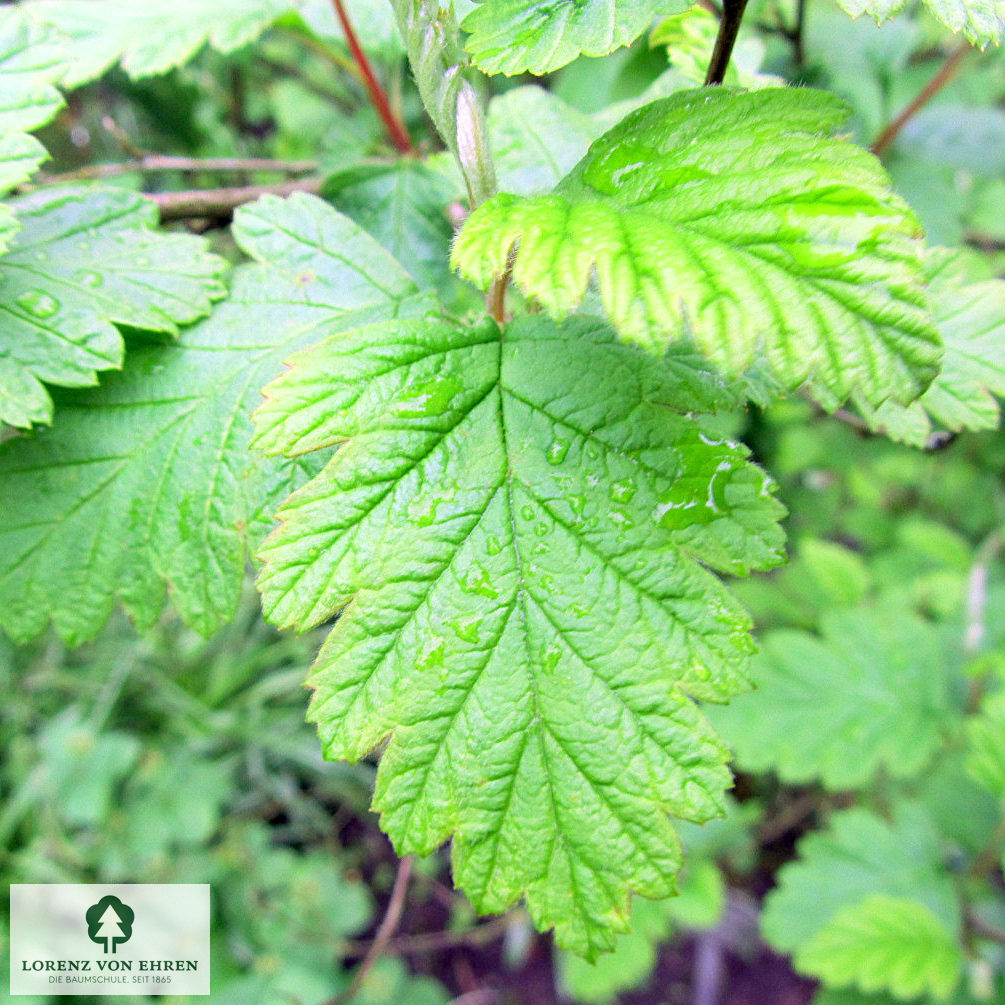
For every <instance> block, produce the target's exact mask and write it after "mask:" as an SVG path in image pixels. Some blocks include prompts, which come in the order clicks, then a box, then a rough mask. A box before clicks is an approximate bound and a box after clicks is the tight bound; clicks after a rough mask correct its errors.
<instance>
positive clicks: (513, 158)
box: [488, 85, 600, 195]
mask: <svg viewBox="0 0 1005 1005" xmlns="http://www.w3.org/2000/svg"><path fill="white" fill-rule="evenodd" d="M488 126H489V136H490V137H491V141H492V157H493V160H494V162H495V168H496V177H497V180H498V182H499V190H500V191H501V192H512V193H514V194H516V195H535V194H537V193H538V192H550V191H551V190H552V189H553V188H554V187H555V186H556V185H557V184H558V183H559V182H560V181H561V180H562V179H563V178H564V177H565V176H566V175H567V174H568V173H569V172H570V171H571V170H572V169H573V168H574V167H575V166H576V164H577V162H578V161H579V160H580V159H581V158H582V157H583V155H584V154H585V153H586V151H587V149H588V148H589V146H590V144H591V143H592V142H593V141H594V140H595V139H596V138H597V136H599V135H600V129H599V127H598V126H597V124H596V123H595V122H594V121H593V119H591V118H590V116H589V115H584V114H583V113H582V112H579V111H577V110H576V109H575V108H573V107H572V106H571V105H567V104H566V103H565V102H564V101H562V99H561V98H557V97H555V95H554V94H552V93H551V91H546V90H545V89H544V88H543V87H536V86H533V85H528V86H526V87H514V88H513V90H511V91H507V92H506V93H505V94H500V95H499V96H498V97H495V98H493V99H492V101H491V102H490V103H489V113H488Z"/></svg>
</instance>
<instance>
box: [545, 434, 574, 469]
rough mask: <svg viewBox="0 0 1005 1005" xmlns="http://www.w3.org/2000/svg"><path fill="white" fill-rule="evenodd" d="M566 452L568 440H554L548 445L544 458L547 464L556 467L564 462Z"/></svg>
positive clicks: (567, 450)
mask: <svg viewBox="0 0 1005 1005" xmlns="http://www.w3.org/2000/svg"><path fill="white" fill-rule="evenodd" d="M568 452H569V441H568V440H563V439H554V440H552V441H551V443H549V444H548V449H547V451H545V457H546V458H547V460H548V463H549V464H551V465H554V466H557V465H559V464H561V463H562V461H564V460H565V456H566V454H568Z"/></svg>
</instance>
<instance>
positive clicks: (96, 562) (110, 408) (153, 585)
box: [0, 195, 415, 643]
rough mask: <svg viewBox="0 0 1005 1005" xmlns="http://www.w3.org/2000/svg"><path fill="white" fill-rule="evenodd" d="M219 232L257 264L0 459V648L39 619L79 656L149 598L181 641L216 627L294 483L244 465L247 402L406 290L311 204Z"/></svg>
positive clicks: (274, 467) (368, 246) (296, 200)
mask: <svg viewBox="0 0 1005 1005" xmlns="http://www.w3.org/2000/svg"><path fill="white" fill-rule="evenodd" d="M234 233H235V237H236V238H237V240H238V241H239V243H240V245H241V247H242V248H243V249H244V250H245V251H246V252H247V253H248V254H249V255H250V256H251V257H253V258H256V259H258V262H259V264H251V265H246V266H241V267H240V268H238V269H237V270H236V272H235V275H234V283H233V292H232V294H231V296H230V298H229V299H228V300H227V301H225V302H224V303H223V304H221V305H220V306H219V307H218V308H217V309H216V310H215V311H214V313H213V315H212V317H210V318H209V319H207V320H206V321H204V322H202V323H200V324H198V325H196V326H195V327H192V328H189V329H186V330H185V331H184V332H183V333H182V334H181V336H180V338H179V339H178V341H177V343H170V344H166V345H144V346H140V347H137V348H135V349H133V350H131V351H130V354H129V359H128V362H127V365H126V368H125V370H124V371H122V372H121V373H114V374H110V375H108V376H107V377H106V378H105V379H104V381H103V383H102V386H101V388H100V389H98V390H91V391H87V392H86V393H63V394H62V395H61V396H60V399H59V421H58V422H57V423H56V425H55V426H54V427H53V428H52V429H49V430H44V431H40V432H38V433H36V434H33V435H25V436H21V437H16V438H14V439H11V440H8V441H7V442H6V443H3V444H2V445H0V512H3V514H4V519H3V521H2V523H0V626H2V627H3V628H5V629H6V630H7V631H8V632H9V633H10V634H11V635H12V636H13V637H14V638H15V639H18V640H26V639H28V638H31V637H32V636H34V635H37V634H38V633H39V632H41V631H42V630H43V628H45V626H46V624H47V623H48V622H49V621H50V620H51V621H52V623H53V624H54V625H55V627H56V629H57V630H58V631H59V633H60V634H61V635H62V636H63V637H64V638H65V639H66V640H67V641H69V642H71V643H75V642H79V641H81V640H83V639H86V638H89V637H91V636H93V635H94V634H95V633H96V632H97V631H98V630H99V629H100V627H101V625H102V624H103V623H104V622H105V620H106V619H107V617H108V615H109V613H110V612H111V610H112V608H113V606H114V604H115V602H116V601H117V600H119V601H121V602H122V603H123V605H124V606H125V607H126V609H127V610H128V611H129V612H130V614H132V615H133V617H134V618H135V619H136V621H137V622H138V623H139V624H140V625H141V626H147V625H150V624H151V623H152V622H153V621H154V620H155V619H156V617H157V616H158V614H159V613H160V611H161V608H162V606H163V603H164V584H165V582H166V583H167V584H168V585H169V586H170V589H171V596H172V600H173V602H174V604H175V606H176V607H177V608H178V610H179V611H180V612H181V614H182V616H183V617H184V618H185V620H186V621H187V622H188V623H189V624H190V625H192V626H193V627H195V628H196V629H198V630H199V631H201V632H204V633H208V632H209V631H211V630H212V629H214V628H216V627H218V626H219V625H220V624H221V623H223V622H224V621H226V620H227V619H228V618H229V617H231V616H232V615H233V612H234V609H235V607H236V604H237V600H238V596H239V593H240V590H241V584H242V580H243V575H244V570H245V541H246V539H247V538H248V536H249V535H250V536H251V537H252V538H256V537H257V534H258V532H259V531H260V529H261V527H262V523H261V520H262V510H263V508H265V507H270V506H271V505H273V503H274V501H276V500H277V499H278V498H281V496H282V495H285V494H286V493H287V492H289V491H290V489H291V488H292V487H293V486H295V485H296V484H298V483H299V482H300V481H302V480H303V472H302V470H301V468H302V466H301V465H299V464H289V463H273V462H268V463H267V462H264V461H263V460H262V459H261V458H259V457H257V456H256V455H254V454H253V453H252V452H250V451H249V450H248V441H249V439H250V436H251V425H250V420H249V414H250V412H251V409H252V408H253V406H254V405H255V404H256V403H257V402H258V401H259V400H260V398H259V391H258V389H259V388H260V387H261V385H262V384H263V383H264V382H265V381H266V380H267V379H268V378H269V377H270V376H272V375H273V374H274V373H276V372H277V371H278V370H279V368H280V364H281V361H282V360H283V359H284V358H285V357H286V356H287V355H288V354H289V352H290V351H291V350H292V349H294V348H296V347H299V346H302V345H304V344H307V343H310V342H313V341H316V340H317V339H318V338H319V337H323V336H324V335H327V334H329V333H330V332H332V331H337V330H339V329H340V328H342V327H345V326H347V325H350V326H351V325H355V324H359V323H360V322H361V321H368V320H376V319H379V318H384V317H391V316H393V315H394V314H395V313H396V312H397V311H399V310H401V309H403V307H402V305H403V304H405V302H406V298H408V297H409V296H410V295H411V294H413V293H414V290H415V287H414V284H413V283H412V281H411V280H410V279H409V277H408V276H407V274H406V273H405V272H404V270H402V269H401V267H400V266H398V265H397V263H396V262H394V260H393V259H391V258H390V256H388V255H387V253H386V252H384V251H383V249H381V248H380V247H379V246H378V245H377V244H376V242H374V241H373V239H372V238H370V237H368V236H367V235H366V234H364V233H363V232H362V231H360V230H359V228H358V227H356V225H355V224H353V223H352V222H351V221H349V220H347V219H346V218H345V217H342V216H339V215H338V214H337V213H336V212H335V211H334V210H332V209H331V208H330V207H328V206H327V205H326V204H325V203H323V202H322V201H321V200H319V199H314V198H311V197H309V196H304V195H298V196H293V197H291V198H290V199H289V200H286V201H282V200H279V199H275V198H271V197H270V198H266V199H262V200H260V201H259V202H257V203H255V204H253V205H251V206H247V207H244V208H242V209H241V210H239V212H238V214H237V216H236V220H235V225H234Z"/></svg>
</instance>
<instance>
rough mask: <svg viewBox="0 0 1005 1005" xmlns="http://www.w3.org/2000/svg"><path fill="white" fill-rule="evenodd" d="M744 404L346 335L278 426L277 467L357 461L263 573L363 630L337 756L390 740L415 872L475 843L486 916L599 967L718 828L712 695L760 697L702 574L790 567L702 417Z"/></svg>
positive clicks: (354, 640) (583, 363)
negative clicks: (517, 906) (674, 822)
mask: <svg viewBox="0 0 1005 1005" xmlns="http://www.w3.org/2000/svg"><path fill="white" fill-rule="evenodd" d="M724 395H725V397H724ZM729 397H730V395H729V394H726V392H725V391H724V387H723V385H722V384H721V382H720V381H719V380H718V379H717V378H716V377H714V376H713V375H712V374H711V373H709V372H708V371H707V369H703V367H702V366H701V363H700V358H699V357H696V356H694V355H693V354H684V355H677V356H672V355H671V356H668V357H667V358H666V360H665V361H660V360H656V359H654V358H653V357H651V356H648V355H647V354H645V353H641V352H639V351H638V350H636V349H634V348H632V347H629V346H625V345H624V344H622V343H619V342H617V340H616V339H615V338H614V334H613V332H611V331H610V329H609V328H608V327H607V326H606V325H604V324H603V322H601V321H598V320H595V319H589V318H577V319H573V320H570V321H568V322H567V323H566V324H564V325H561V326H559V325H556V324H555V323H553V322H550V321H548V320H547V319H544V318H540V317H528V318H522V319H519V320H517V321H515V322H513V323H512V324H511V325H510V326H509V327H508V328H506V330H505V332H504V333H503V332H500V330H499V329H498V328H497V327H496V325H495V324H494V323H493V322H485V323H483V324H481V325H479V326H477V327H474V328H470V329H465V328H456V327H453V326H452V325H449V324H446V323H433V322H424V323H419V322H408V323H406V322H398V323H391V324H385V325H379V326H371V327H368V328H363V329H360V330H358V331H356V332H348V333H345V334H344V335H340V336H337V337H334V338H331V339H329V340H328V341H326V342H324V343H322V344H321V345H319V346H317V347H315V348H313V349H310V350H307V351H306V352H303V353H300V354H298V355H297V356H295V357H294V358H293V359H292V361H291V370H290V371H289V372H288V373H287V374H285V375H283V376H282V377H280V378H279V379H278V380H276V381H275V382H274V383H273V384H271V385H270V386H269V387H268V388H267V389H266V402H265V404H264V405H263V406H262V407H261V408H260V409H259V410H258V412H257V413H256V417H255V418H256V423H257V426H258V434H257V443H258V445H259V446H261V447H264V448H265V449H267V450H269V451H272V452H276V451H283V452H285V453H287V454H289V455H291V456H295V455H300V454H303V453H305V452H309V451H312V450H316V449H318V448H322V447H325V446H328V445H331V444H334V443H342V444H343V445H342V446H341V448H340V449H339V450H338V452H337V453H336V454H335V457H334V458H333V459H332V461H331V462H330V463H329V464H328V466H327V467H326V468H325V470H324V472H323V473H322V474H321V475H319V476H318V477H317V478H316V479H314V480H313V481H312V482H310V483H309V484H308V485H306V486H305V487H304V488H303V489H301V490H299V491H298V492H296V493H295V494H294V495H293V496H292V497H291V498H290V500H289V501H288V502H287V503H286V504H285V505H284V506H283V507H282V508H281V509H280V511H279V518H280V521H281V523H280V526H279V528H278V529H277V530H276V531H275V532H274V533H273V534H272V535H271V536H270V537H269V538H268V540H267V541H266V543H265V544H264V545H263V547H262V548H261V549H260V551H259V557H260V558H261V559H262V561H263V563H264V568H263V570H262V572H261V575H260V577H259V588H260V590H261V592H262V595H263V599H264V605H265V610H266V614H267V616H268V617H269V619H270V620H272V621H274V622H275V623H276V624H278V625H284V626H295V627H297V628H301V629H303V628H308V627H310V626H312V625H315V624H318V623H320V622H322V621H324V620H326V619H328V618H330V617H332V616H333V615H335V614H336V613H338V612H341V616H340V618H339V620H338V622H337V624H336V626H335V628H334V630H333V631H332V633H331V635H330V636H329V638H328V640H327V642H326V643H325V645H324V648H323V650H322V652H321V654H320V656H319V658H318V661H317V663H316V665H315V667H314V670H313V672H312V673H311V676H310V678H309V681H308V683H309V684H310V686H311V687H312V688H313V689H314V696H313V700H312V703H311V709H310V713H309V717H310V719H311V720H312V721H314V722H316V723H317V724H318V727H319V731H320V734H321V738H322V741H323V743H324V747H325V752H326V754H327V756H329V757H333V758H336V757H344V758H350V759H358V758H360V757H362V756H364V755H365V754H366V753H368V752H369V751H370V750H372V749H373V748H374V747H375V746H377V745H378V744H379V743H381V741H383V740H385V739H388V738H390V740H389V743H388V746H387V748H386V750H385V753H384V755H383V759H382V762H381V766H380V771H379V774H378V779H377V788H376V796H375V800H374V804H375V807H376V808H377V809H378V810H379V811H380V812H381V814H382V821H381V822H382V826H383V828H384V829H385V830H386V832H387V833H388V834H389V835H390V836H391V838H392V840H393V841H394V843H395V846H396V847H397V849H398V850H399V851H400V852H402V853H405V852H411V851H416V852H428V851H430V850H432V849H433V848H435V847H436V846H437V845H439V844H441V843H442V842H444V841H445V840H447V838H449V837H450V836H451V835H453V843H452V851H453V859H454V869H455V879H456V882H457V883H458V885H459V886H460V887H462V888H463V889H464V890H465V891H466V892H467V893H468V894H469V896H470V897H471V898H472V900H473V902H474V903H475V905H476V907H477V908H478V909H479V910H482V911H490V912H498V911H503V910H505V909H506V908H507V907H508V906H510V905H511V904H512V903H513V902H514V901H515V900H516V899H517V898H518V897H520V896H521V895H525V896H526V898H527V902H528V905H529V908H530V911H531V915H532V917H533V918H534V920H535V922H536V923H537V924H538V925H539V926H541V927H551V926H554V927H555V928H556V931H557V938H558V940H559V944H560V945H562V946H564V947H566V948H570V949H572V950H574V951H576V952H578V953H581V954H584V955H587V956H591V957H592V956H593V955H595V954H596V953H597V952H598V951H599V950H601V949H605V948H609V947H610V946H611V945H612V943H613V938H614V933H616V932H618V931H624V930H625V927H626V925H627V919H628V895H629V891H632V890H634V891H636V892H638V893H641V894H643V895H644V896H647V897H663V896H666V895H668V894H669V893H670V892H671V891H672V889H673V877H674V875H675V873H676V872H677V869H678V868H679V866H680V852H679V842H678V840H677V838H676V835H675V832H674V830H673V828H672V827H671V825H670V821H669V818H668V814H671V815H673V816H677V817H681V818H685V819H697V820H705V819H708V818H709V817H711V816H714V815H715V814H716V813H717V812H719V811H720V809H721V804H722V792H723V788H724V787H725V786H727V785H728V784H729V775H728V772H727V770H726V768H725V764H724V753H723V748H722V747H721V745H720V744H719V742H718V740H717V739H716V738H715V736H714V734H713V733H712V732H711V731H710V730H709V728H708V726H707V723H706V721H705V719H704V718H703V716H702V715H701V713H700V712H699V711H698V710H697V708H696V706H695V705H694V704H693V702H692V701H691V697H692V696H695V697H701V698H707V699H712V700H721V699H725V698H727V697H728V696H730V695H731V694H734V693H736V692H737V691H739V690H742V689H744V688H745V687H746V686H747V684H746V673H745V666H746V662H747V657H748V654H749V651H750V640H749V636H748V634H747V629H748V627H749V626H748V622H747V618H746V616H745V614H744V613H743V611H742V610H741V609H740V608H739V607H738V605H736V604H735V602H734V601H733V600H732V598H731V597H730V595H729V594H728V592H727V591H726V590H725V589H724V588H723V586H722V585H721V583H719V581H718V580H717V579H716V578H715V577H714V576H712V575H711V573H710V572H708V571H707V570H706V568H704V566H711V567H713V568H717V569H724V570H728V571H730V572H734V573H743V572H745V571H746V570H748V569H750V568H754V567H756V568H763V567H766V566H769V565H772V564H774V563H776V562H777V561H778V560H779V557H780V551H779V549H780V545H781V537H780V531H779V529H778V527H777V524H776V521H777V519H778V516H779V513H780V507H779V505H778V504H777V503H776V502H774V500H773V498H772V496H771V493H770V490H769V486H768V483H767V481H766V479H765V476H764V474H763V473H762V472H761V471H759V470H758V469H757V468H755V467H753V466H752V465H750V464H749V463H748V462H747V460H746V450H745V449H744V448H743V447H742V446H740V445H739V444H736V443H732V442H730V441H726V440H723V439H721V438H719V437H716V436H714V435H712V434H710V433H709V432H707V431H706V430H704V429H703V428H702V426H701V424H700V423H699V422H698V421H697V420H696V419H695V418H693V417H691V415H690V414H688V413H692V412H695V411H705V410H707V409H709V408H712V407H714V406H715V405H716V402H719V403H720V404H721V403H723V402H724V401H725V400H728V399H729ZM346 441H347V442H346ZM699 562H700V563H702V564H699ZM584 709H589V714H588V715H584Z"/></svg>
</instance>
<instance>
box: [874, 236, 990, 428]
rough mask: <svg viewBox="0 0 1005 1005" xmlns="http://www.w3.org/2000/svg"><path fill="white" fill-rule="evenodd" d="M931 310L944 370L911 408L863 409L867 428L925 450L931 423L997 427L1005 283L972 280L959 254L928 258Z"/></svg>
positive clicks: (936, 252) (937, 252)
mask: <svg viewBox="0 0 1005 1005" xmlns="http://www.w3.org/2000/svg"><path fill="white" fill-rule="evenodd" d="M926 266H927V270H928V277H929V284H930V290H931V300H932V308H933V311H934V313H935V321H936V324H937V325H938V328H939V333H940V334H941V336H942V341H943V343H944V344H945V356H944V358H943V362H942V370H941V372H940V373H939V375H938V376H937V377H936V378H935V380H933V381H932V385H931V387H929V388H928V390H927V391H926V392H925V393H924V394H923V395H922V396H921V398H919V399H918V401H916V402H913V403H912V404H911V405H908V406H902V405H896V404H894V403H893V402H887V403H885V404H883V405H880V406H879V408H877V409H874V410H871V409H868V408H863V412H864V414H865V416H866V419H867V420H868V422H869V424H870V425H871V426H872V427H873V428H875V429H877V430H882V431H883V432H885V433H886V434H887V435H889V436H890V437H892V438H893V439H897V440H902V441H904V442H907V443H911V444H913V445H915V446H919V447H920V446H924V445H925V443H926V442H927V440H928V438H929V436H930V435H931V432H932V426H933V424H937V425H938V426H940V427H941V428H943V429H948V430H951V431H953V432H959V431H960V430H963V429H995V428H996V427H997V426H998V422H999V420H1000V418H1001V413H1000V410H999V407H998V401H997V400H996V398H995V395H998V396H1005V282H1003V281H1002V280H1001V279H985V280H983V281H981V282H971V281H969V280H968V277H967V274H966V270H965V264H964V262H963V261H961V260H960V256H959V254H958V253H956V252H952V251H950V250H948V249H946V248H933V249H932V250H931V251H929V253H928V254H927V255H926Z"/></svg>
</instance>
